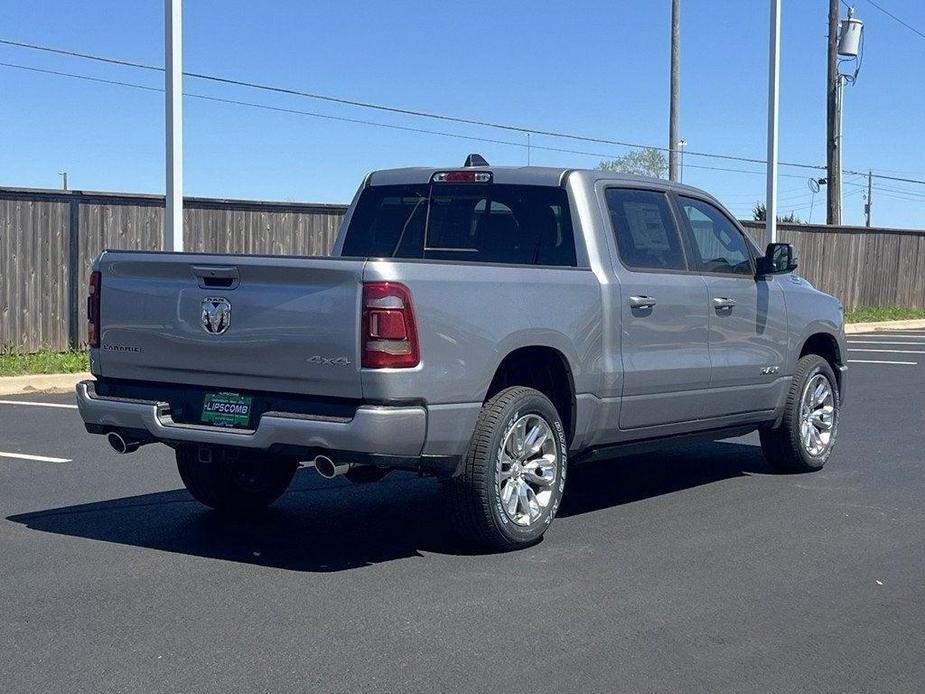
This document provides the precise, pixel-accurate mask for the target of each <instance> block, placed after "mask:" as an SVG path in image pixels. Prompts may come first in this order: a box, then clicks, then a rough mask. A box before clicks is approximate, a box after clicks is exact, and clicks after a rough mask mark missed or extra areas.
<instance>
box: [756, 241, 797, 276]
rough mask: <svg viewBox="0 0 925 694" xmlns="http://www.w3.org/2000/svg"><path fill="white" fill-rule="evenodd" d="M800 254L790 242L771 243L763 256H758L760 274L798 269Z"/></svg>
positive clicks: (774, 273)
mask: <svg viewBox="0 0 925 694" xmlns="http://www.w3.org/2000/svg"><path fill="white" fill-rule="evenodd" d="M798 260H799V256H798V255H797V251H796V249H795V248H794V247H793V246H792V245H791V244H789V243H769V244H768V249H767V251H765V254H764V257H763V258H758V274H759V275H780V274H783V273H785V272H793V271H794V270H796V269H797V265H798V262H797V261H798Z"/></svg>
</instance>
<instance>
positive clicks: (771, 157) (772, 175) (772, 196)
mask: <svg viewBox="0 0 925 694" xmlns="http://www.w3.org/2000/svg"><path fill="white" fill-rule="evenodd" d="M769 44H770V46H769V52H768V189H767V199H766V202H765V215H764V218H765V234H764V236H765V244H768V243H775V242H776V241H777V124H778V108H777V102H778V97H779V96H780V0H771V36H770V41H769Z"/></svg>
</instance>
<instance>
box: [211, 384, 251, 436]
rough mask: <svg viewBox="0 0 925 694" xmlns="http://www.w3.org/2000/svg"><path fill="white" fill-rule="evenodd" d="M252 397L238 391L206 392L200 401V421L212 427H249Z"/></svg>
mask: <svg viewBox="0 0 925 694" xmlns="http://www.w3.org/2000/svg"><path fill="white" fill-rule="evenodd" d="M253 400H254V398H253V397H251V396H250V395H239V394H238V393H206V396H205V398H204V399H203V401H202V423H203V424H208V425H210V426H214V427H232V428H236V429H239V428H240V429H249V428H250V425H251V406H252V404H253Z"/></svg>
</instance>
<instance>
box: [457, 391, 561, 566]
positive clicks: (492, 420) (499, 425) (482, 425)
mask: <svg viewBox="0 0 925 694" xmlns="http://www.w3.org/2000/svg"><path fill="white" fill-rule="evenodd" d="M526 415H537V416H539V417H540V418H541V419H542V420H543V421H544V422H545V423H546V425H547V426H548V427H549V429H550V432H551V436H550V437H548V439H547V440H549V441H552V444H553V445H552V447H551V448H549V449H548V450H549V451H550V452H552V451H553V450H554V451H555V453H556V455H557V460H558V466H557V469H556V471H555V472H554V473H552V474H554V475H555V477H554V479H553V481H552V484H550V485H544V486H542V487H538V488H540V489H542V490H546V489H548V490H550V491H551V495H550V496H549V498H548V502H547V503H546V505H545V507H544V508H543V509H542V512H541V513H540V515H539V516H538V517H537V518H536V519H535V520H533V521H532V522H530V523H529V525H518V524H517V523H516V522H515V521H514V520H512V517H511V516H510V515H509V514H508V513H507V512H506V511H505V510H504V508H502V499H501V490H500V482H501V474H502V472H501V471H502V463H501V448H502V445H503V443H504V441H505V439H506V437H507V435H508V434H509V433H510V432H511V430H512V428H513V427H514V424H515V423H516V422H517V421H518V420H519V419H521V418H523V417H525V416H526ZM533 421H534V422H535V421H536V420H533ZM567 463H568V445H567V442H566V435H565V427H564V426H562V420H561V418H560V417H559V413H558V412H556V408H555V407H554V406H553V404H552V403H551V402H550V401H549V399H548V398H547V397H546V396H545V395H543V394H542V393H540V392H539V391H537V390H533V389H532V388H524V387H513V388H507V389H505V390H502V391H501V392H500V393H498V394H497V395H495V396H494V397H493V398H491V399H490V400H489V401H488V402H486V403H485V404H484V405H483V406H482V411H481V413H480V414H479V418H478V422H477V423H476V425H475V432H474V434H473V435H472V440H471V442H470V443H469V450H468V452H467V453H466V458H465V461H464V465H463V470H462V474H460V475H459V476H458V477H455V478H453V479H452V480H450V482H449V485H448V486H449V490H448V493H449V495H450V502H451V508H452V512H451V520H452V523H453V526H454V527H455V529H456V530H457V532H459V533H460V534H461V535H462V536H463V537H465V538H466V539H468V540H471V541H473V542H475V543H476V544H478V545H480V546H482V547H488V548H491V549H495V550H501V551H507V550H512V549H519V548H521V547H527V546H529V545H532V544H534V543H536V542H538V541H539V540H540V538H542V536H543V533H545V532H546V529H547V528H548V527H549V525H550V523H552V520H553V518H555V515H556V511H557V510H558V508H559V504H560V502H561V501H562V493H563V491H564V490H565V477H566V470H567V467H568V465H567ZM519 508H521V507H518V509H519Z"/></svg>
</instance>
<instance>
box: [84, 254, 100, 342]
mask: <svg viewBox="0 0 925 694" xmlns="http://www.w3.org/2000/svg"><path fill="white" fill-rule="evenodd" d="M102 289H103V284H102V281H101V277H100V273H99V272H98V271H97V272H91V273H90V293H89V296H87V341H88V342H89V343H90V346H91V347H99V346H100V292H101V291H102Z"/></svg>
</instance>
